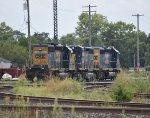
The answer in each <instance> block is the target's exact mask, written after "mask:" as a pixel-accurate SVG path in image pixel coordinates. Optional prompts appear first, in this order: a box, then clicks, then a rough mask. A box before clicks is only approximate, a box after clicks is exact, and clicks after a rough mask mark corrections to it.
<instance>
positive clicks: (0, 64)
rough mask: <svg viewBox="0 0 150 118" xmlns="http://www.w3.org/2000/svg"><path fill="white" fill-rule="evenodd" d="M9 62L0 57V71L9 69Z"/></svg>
mask: <svg viewBox="0 0 150 118" xmlns="http://www.w3.org/2000/svg"><path fill="white" fill-rule="evenodd" d="M11 65H12V63H11V61H9V60H7V59H4V58H1V57H0V69H7V68H11Z"/></svg>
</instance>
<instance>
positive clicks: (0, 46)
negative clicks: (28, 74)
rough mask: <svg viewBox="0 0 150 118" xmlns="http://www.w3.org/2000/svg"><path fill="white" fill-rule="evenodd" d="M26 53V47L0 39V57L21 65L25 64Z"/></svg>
mask: <svg viewBox="0 0 150 118" xmlns="http://www.w3.org/2000/svg"><path fill="white" fill-rule="evenodd" d="M27 54H28V53H27V49H26V48H24V47H22V46H19V45H18V44H17V43H16V42H14V41H9V42H8V41H0V57H3V58H6V59H8V60H10V61H12V62H14V63H18V64H19V65H20V66H22V65H25V64H26V60H27Z"/></svg>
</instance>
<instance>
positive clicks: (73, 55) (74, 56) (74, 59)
mask: <svg viewBox="0 0 150 118" xmlns="http://www.w3.org/2000/svg"><path fill="white" fill-rule="evenodd" d="M71 60H72V64H75V61H76V55H75V54H72V55H71Z"/></svg>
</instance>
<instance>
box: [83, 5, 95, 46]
mask: <svg viewBox="0 0 150 118" xmlns="http://www.w3.org/2000/svg"><path fill="white" fill-rule="evenodd" d="M83 7H88V8H89V11H84V12H88V13H89V28H88V31H89V46H92V32H91V12H96V11H91V7H96V6H91V5H88V6H83Z"/></svg>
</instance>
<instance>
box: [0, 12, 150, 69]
mask: <svg viewBox="0 0 150 118" xmlns="http://www.w3.org/2000/svg"><path fill="white" fill-rule="evenodd" d="M88 18H89V17H88V14H87V13H82V14H81V15H80V16H79V20H78V22H77V26H76V28H75V31H74V32H73V33H69V34H66V35H64V36H61V37H60V39H59V40H58V41H59V43H61V44H65V45H66V44H67V45H83V46H88V45H89V34H88V32H89V30H88V26H89V22H88ZM91 34H92V37H91V39H92V41H91V42H92V46H105V47H107V46H114V47H115V48H116V49H117V50H118V51H119V52H120V63H121V66H122V67H123V68H129V67H134V66H135V65H136V55H137V51H136V45H137V32H136V26H135V25H133V24H127V23H125V22H122V21H118V22H109V21H108V19H107V18H106V17H104V16H103V15H101V14H97V13H95V14H93V15H92V17H91ZM139 39H140V40H139V45H140V46H139V47H140V66H141V67H148V66H150V53H149V52H150V34H149V35H147V34H146V33H145V32H143V31H140V32H139ZM31 42H32V43H43V42H54V39H52V38H50V37H49V33H46V32H42V33H34V34H33V35H32V36H31ZM0 57H3V58H5V59H8V60H10V61H12V62H14V63H17V64H18V65H19V66H23V65H27V63H28V38H27V37H26V35H25V34H24V33H22V32H20V31H17V30H13V29H12V28H11V27H9V26H7V25H6V23H5V22H2V23H0Z"/></svg>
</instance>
